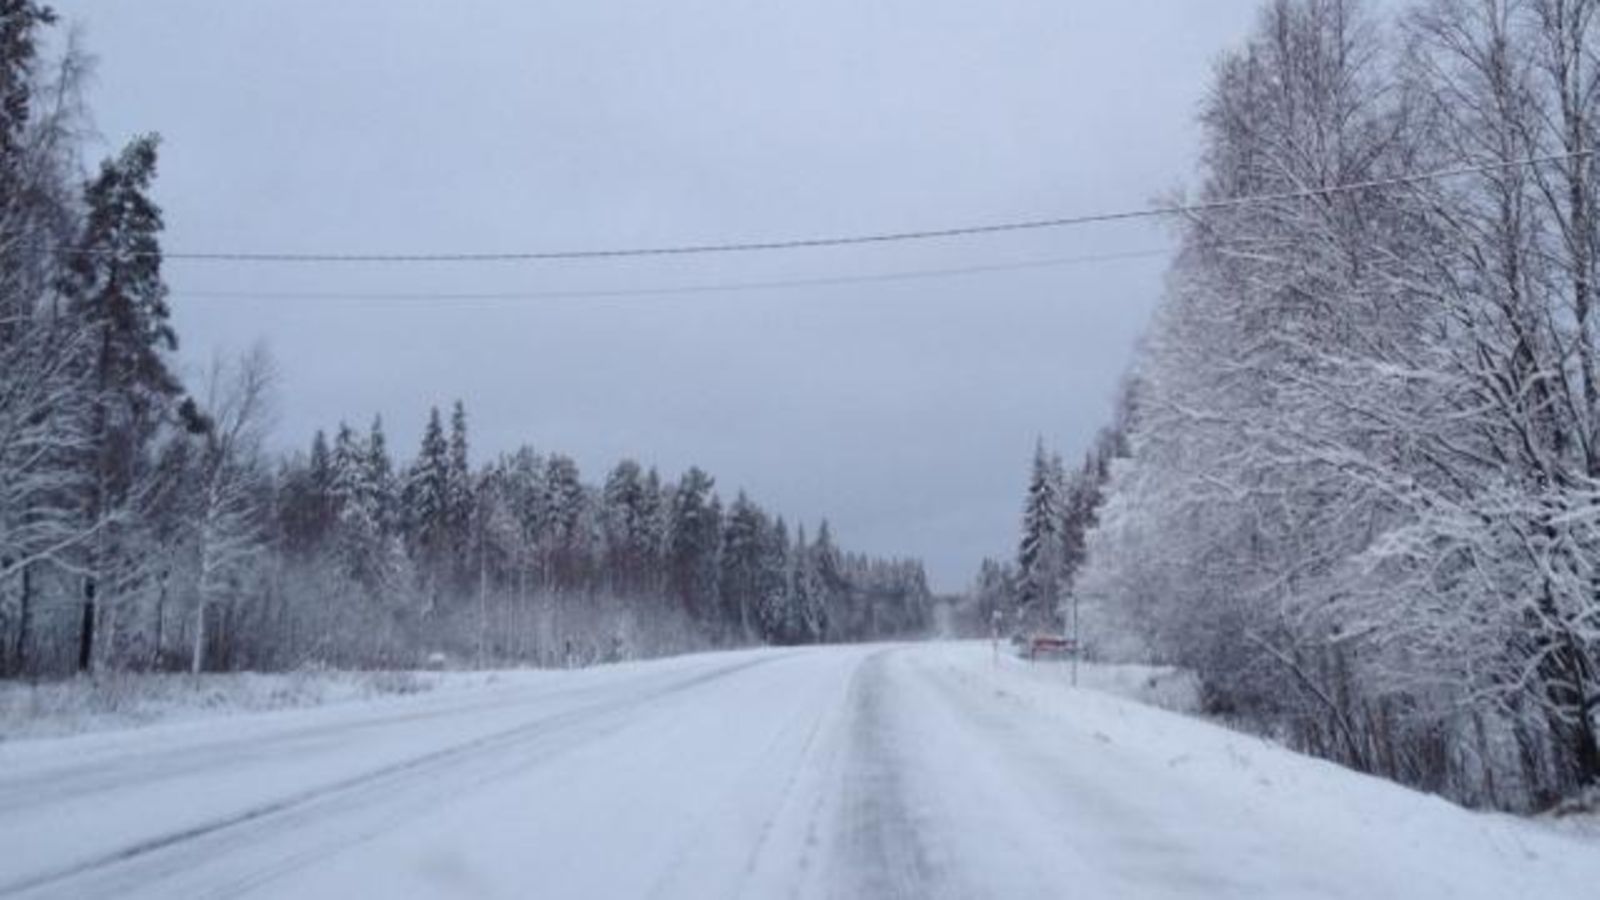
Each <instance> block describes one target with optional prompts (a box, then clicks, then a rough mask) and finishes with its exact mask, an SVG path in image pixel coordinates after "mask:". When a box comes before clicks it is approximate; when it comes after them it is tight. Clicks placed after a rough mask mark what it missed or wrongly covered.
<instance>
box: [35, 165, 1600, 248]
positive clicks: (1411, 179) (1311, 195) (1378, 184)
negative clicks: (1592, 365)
mask: <svg viewBox="0 0 1600 900" xmlns="http://www.w3.org/2000/svg"><path fill="white" fill-rule="evenodd" d="M1594 153H1595V151H1593V150H1580V151H1577V152H1574V153H1558V154H1552V155H1549V156H1536V157H1529V158H1526V159H1517V160H1508V161H1501V162H1492V163H1480V164H1477V165H1470V166H1458V167H1454V168H1447V169H1436V170H1434V171H1430V172H1419V173H1408V174H1404V175H1395V176H1390V177H1387V178H1373V179H1368V180H1365V181H1357V182H1349V183H1345V184H1337V185H1329V186H1327V187H1311V188H1301V189H1298V190H1293V191H1280V192H1275V193H1266V194H1250V195H1245V196H1240V197H1228V198H1224V199H1220V200H1209V201H1205V202H1202V203H1184V204H1174V205H1170V206H1153V207H1145V208H1142V209H1133V210H1122V211H1118V212H1104V213H1091V214H1087V215H1077V216H1063V217H1059V218H1051V219H1032V220H1026V221H1017V222H1000V223H992V224H988V225H964V226H957V227H953V228H930V229H922V230H912V231H886V232H879V233H875V234H855V235H843V236H833V237H814V238H792V239H787V240H772V241H743V242H727V243H707V244H681V245H676V246H672V245H668V246H658V247H629V248H615V249H590V250H548V251H532V252H525V253H241V252H191V251H181V250H180V251H175V252H159V253H158V252H155V251H152V252H150V253H147V254H141V253H139V252H137V251H134V252H131V253H130V252H128V251H93V250H74V249H64V250H62V252H64V253H68V254H85V253H88V254H96V255H98V254H100V253H109V252H117V253H120V254H122V255H133V256H139V255H150V256H154V255H160V256H161V257H162V258H164V259H170V260H183V261H188V262H240V263H298V264H318V263H509V262H545V261H556V260H596V259H623V258H634V257H651V256H699V255H710V254H728V253H756V252H768V251H780V250H808V249H817V248H823V247H850V246H860V245H865V244H891V243H905V242H911V241H929V240H940V239H946V238H958V237H974V236H979V235H991V234H1003V233H1008V232H1015V231H1039V230H1045V229H1057V228H1071V227H1077V226H1083V225H1094V224H1103V223H1108V222H1124V221H1130V220H1135V219H1154V218H1168V217H1172V216H1184V215H1197V214H1201V213H1208V212H1217V211H1221V210H1228V209H1236V208H1239V207H1244V206H1253V205H1257V204H1262V203H1282V202H1286V201H1293V200H1311V199H1315V198H1318V197H1329V196H1336V195H1339V194H1348V193H1354V192H1357V191H1368V190H1376V189H1379V188H1390V187H1405V186H1408V185H1414V184H1422V183H1425V182H1430V181H1440V180H1443V179H1447V178H1457V177H1462V176H1466V175H1481V174H1487V173H1490V172H1503V171H1509V170H1512V169H1522V168H1531V167H1534V166H1541V165H1547V164H1550V163H1557V162H1567V161H1571V160H1574V159H1580V158H1585V157H1589V156H1592V155H1593V154H1594Z"/></svg>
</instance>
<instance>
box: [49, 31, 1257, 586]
mask: <svg viewBox="0 0 1600 900" xmlns="http://www.w3.org/2000/svg"><path fill="white" fill-rule="evenodd" d="M52 2H53V4H54V5H55V6H56V7H57V9H58V10H60V11H61V12H63V13H64V14H65V15H66V16H67V17H68V18H69V19H71V20H73V21H75V22H78V23H80V24H81V25H82V26H83V28H84V30H85V37H86V39H87V43H88V46H89V48H90V49H91V50H92V51H93V52H94V53H95V54H96V55H97V56H98V58H99V68H98V77H97V80H96V83H95V85H94V87H93V90H92V93H91V97H90V101H91V105H92V107H93V109H94V111H95V116H96V122H97V125H98V127H99V130H100V132H101V133H102V137H103V142H104V143H103V145H102V146H101V148H100V149H101V150H109V149H110V148H111V147H114V146H115V145H117V144H120V143H121V142H122V141H124V140H125V139H126V138H127V137H128V136H129V135H131V134H133V133H135V132H139V131H147V130H153V131H159V132H160V133H161V134H162V135H163V136H164V138H165V144H164V152H163V171H162V175H161V182H160V186H159V190H158V197H159V200H160V201H161V203H162V205H163V206H164V208H165V209H166V212H167V217H168V236H167V246H168V248H169V250H174V251H202V252H205V251H284V252H334V253H341V252H344V253H363V252H367V253H407V252H417V253H438V252H468V253H472V252H495V251H508V252H515V251H530V250H533V251H537V250H566V249H589V248H614V247H627V246H641V245H642V246H649V245H660V244H683V243H700V242H720V241H746V240H767V239H784V238H793V237H811V236H820V235H831V234H836V233H844V234H854V233H862V232H877V231H897V230H903V229H921V228H939V227H945V226H953V225H965V224H976V223H986V222H1000V221H1007V220H1013V219H1031V218H1038V217H1049V216H1057V215H1071V214H1075V213H1080V212H1094V211H1101V210H1109V209H1124V208H1130V207H1138V206H1143V205H1146V204H1147V203H1148V202H1150V201H1151V200H1152V199H1153V198H1155V197H1157V196H1160V195H1164V194H1166V193H1167V192H1169V191H1171V190H1173V189H1175V188H1178V187H1181V186H1182V185H1184V184H1185V183H1186V182H1189V181H1191V180H1192V175H1193V161H1194V150H1195V144H1196V130H1195V127H1194V124H1193V118H1194V112H1195V109H1196V107H1197V104H1198V102H1199V100H1200V98H1201V96H1202V94H1203V92H1204V90H1205V87H1206V82H1207V78H1208V73H1209V70H1210V66H1211V64H1212V62H1213V61H1214V60H1215V59H1216V57H1217V55H1218V54H1219V53H1220V52H1221V51H1222V50H1223V49H1225V48H1226V47H1228V46H1229V45H1230V44H1232V43H1234V42H1236V41H1237V40H1238V39H1239V38H1240V36H1241V35H1243V34H1244V32H1245V31H1246V30H1247V29H1248V27H1249V25H1250V23H1251V21H1252V19H1253V17H1254V14H1255V12H1254V11H1255V7H1256V3H1255V2H1254V0H1206V2H1203V3H1202V2H1195V0H1131V2H1116V3H1113V2H1104V0H989V2H983V3H975V2H972V0H804V2H777V0H774V2H767V3H751V2H748V0H680V2H644V0H632V2H628V0H570V2H527V0H472V2H465V3H438V2H401V0H383V2H375V0H374V2H360V3H357V2H348V0H341V2H337V3H330V2H327V0H227V2H217V0H140V2H138V3H132V2H126V0H52ZM1164 246H1166V238H1165V236H1164V234H1163V232H1162V231H1161V230H1160V229H1159V228H1155V227H1152V226H1148V225H1132V224H1130V225H1119V226H1105V227H1098V228H1093V229H1084V230H1064V231H1054V232H1037V233H1028V234H1011V235H1006V236H991V237H985V238H969V239H962V240H943V241H932V242H926V243H917V244H908V245H896V246H872V247H863V248H851V249H842V248H841V249H815V250H806V251H796V252H789V253H771V254H750V255H741V256H737V257H733V256H717V257H685V258H677V259H671V260H662V259H652V260H638V261H616V260H612V261H604V262H597V261H589V262H563V263H519V264H511V263H502V264H488V265H461V264H456V265H442V264H434V265H412V266H392V265H390V266H381V265H347V266H328V265H323V266H267V265H245V264H238V263H231V264H223V263H200V262H187V263H185V262H177V261H174V262H171V263H169V264H168V276H169V281H170V282H171V285H172V290H173V306H174V309H175V316H176V319H177V323H178V326H179V329H180V333H181V335H182V337H183V340H184V347H183V350H182V357H183V359H182V361H183V364H184V365H185V366H186V367H187V368H188V369H189V371H191V372H197V371H199V370H200V369H201V368H203V367H204V365H205V363H206V361H207V360H208V359H209V358H210V357H211V356H212V355H213V354H215V353H217V352H231V351H237V350H239V349H242V348H244V347H246V346H248V345H249V344H250V343H252V342H253V341H254V340H256V339H258V338H262V339H265V340H266V341H267V342H268V344H269V345H270V346H271V348H272V350H273V351H274V353H275V355H276V357H277V359H278V361H279V364H280V366H281V367H282V370H283V379H282V393H281V400H280V414H279V425H278V433H277V437H278V440H279V442H280V443H281V444H283V445H285V446H289V445H294V446H299V445H301V444H303V443H304V442H306V441H308V440H309V436H310V434H311V432H312V430H313V429H315V428H318V427H324V428H329V427H333V426H335V425H336V424H337V423H338V421H339V420H340V419H341V418H343V419H348V420H350V421H351V422H353V423H360V424H362V425H364V424H365V423H366V422H367V421H369V420H370V418H371V417H372V416H373V415H374V414H375V413H381V414H382V415H383V417H384V420H385V422H386V423H387V425H388V426H389V429H390V433H391V441H392V442H393V444H394V445H395V446H397V447H398V448H400V449H401V450H403V451H404V452H405V453H407V454H409V453H410V452H411V450H412V449H413V448H414V446H415V441H416V438H417V434H418V432H419V430H420V425H421V422H422V421H423V419H424V418H425V416H426V413H427V408H428V406H429V405H430V404H439V405H441V406H442V405H445V404H448V403H449V402H451V401H452V400H454V399H455V398H461V399H462V400H464V401H465V403H466V405H467V409H468V413H469V417H470V419H471V425H472V436H473V442H474V452H475V455H476V456H477V458H478V459H480V460H481V459H483V458H485V457H486V455H488V454H492V453H495V452H498V451H501V450H508V449H511V448H513V447H515V446H516V445H519V444H522V443H531V444H533V445H534V446H535V447H537V448H539V449H541V450H559V451H562V452H566V453H569V454H571V455H573V456H574V457H575V458H576V459H577V460H578V462H579V464H580V465H581V466H582V467H583V469H584V471H585V472H586V473H587V474H588V475H589V476H590V477H591V478H598V477H600V476H601V475H602V473H603V470H604V469H605V468H607V467H609V466H610V465H611V464H612V463H614V462H615V461H616V460H617V459H618V458H620V457H623V456H635V457H637V458H640V459H642V460H644V461H647V462H653V463H656V464H658V465H660V466H661V467H662V468H663V469H664V470H666V471H669V472H675V471H678V470H681V469H682V468H684V467H686V466H688V465H689V464H691V463H694V464H699V465H701V466H702V467H704V468H706V469H708V470H709V471H711V472H712V473H713V474H714V475H715V476H716V477H717V479H718V484H719V486H720V487H721V488H722V490H723V491H724V493H727V494H731V493H732V492H733V491H735V490H737V489H738V488H741V487H743V488H745V489H747V490H748V491H749V492H750V493H751V494H752V495H754V496H756V497H758V498H760V499H761V500H763V501H765V502H766V503H767V505H769V506H770V507H772V508H774V509H776V510H779V511H782V512H784V513H787V514H789V515H790V517H791V518H797V517H798V518H803V519H806V520H814V519H816V518H819V517H821V516H824V515H826V516H828V517H830V518H831V520H832V522H833V524H834V527H835V529H836V531H837V533H838V534H839V536H840V538H841V541H842V542H843V543H844V544H846V545H847V546H850V547H852V548H857V549H863V550H870V551H874V552H879V553H892V554H908V555H916V556H921V557H923V558H924V559H926V560H927V562H928V565H929V569H930V572H931V574H932V575H933V576H934V578H935V581H936V583H937V586H939V587H942V588H956V587H959V586H960V585H962V584H963V583H965V582H966V581H967V579H968V577H969V576H970V574H971V573H972V572H973V570H974V569H975V568H976V566H977V563H978V561H979V560H980V559H981V558H982V557H983V556H985V555H1003V554H1009V553H1010V552H1011V550H1012V546H1013V543H1014V540H1015V530H1016V522H1017V518H1018V513H1019V508H1020V503H1021V492H1022V488H1023V484H1024V480H1025V477H1026V464H1027V461H1028V458H1029V456H1030V453H1031V450H1032V447H1033V443H1034V440H1035V439H1036V437H1039V436H1042V437H1043V438H1044V439H1045V440H1046V441H1047V442H1048V443H1050V444H1053V445H1055V446H1057V447H1059V448H1060V449H1061V450H1062V451H1063V452H1064V453H1065V454H1067V455H1069V456H1072V455H1076V454H1077V453H1079V452H1081V450H1082V449H1083V448H1084V446H1085V444H1086V442H1087V441H1088V439H1089V438H1090V437H1091V436H1092V434H1093V433H1094V431H1095V429H1097V428H1098V427H1099V426H1100V425H1101V424H1102V422H1103V421H1104V420H1105V418H1106V417H1107V415H1108V412H1109V409H1110V401H1111V397H1112V394H1113V392H1114V390H1115V386H1116V384H1117V382H1118V380H1119V378H1120V377H1121V375H1122V373H1123V371H1124V370H1125V368H1126V367H1127V365H1128V363H1129V361H1130V358H1131V351H1132V348H1133V345H1134V342H1135V341H1136V339H1137V337H1138V334H1139V333H1140V331H1141V329H1142V327H1143V325H1144V323H1145V322H1146V320H1147V318H1148V315H1149V313H1150V310H1151V308H1152V306H1153V303H1154V300H1155V298H1156V296H1157V295H1158V293H1159V290H1160V284H1161V272H1162V267H1163V265H1164V263H1163V261H1162V260H1160V259H1154V258H1138V259H1122V260H1116V261H1105V260H1102V261H1099V262H1092V263H1079V264H1074V265H1063V266H1058V267H1052V268H1038V269H1027V270H1023V271H1010V272H998V273H996V272H990V273H985V274H969V275H964V276H959V277H947V278H941V279H922V280H914V281H893V282H884V281H878V282H867V283H856V284H834V285H830V286H816V285H813V286H807V287H796V288H788V289H781V290H776V289H760V290H758V289H750V290H743V291H721V292H716V293H709V294H698V295H696V294H671V295H664V296H646V297H639V296H633V297H611V298H596V297H592V296H591V297H586V298H572V297H568V298H557V299H551V298H548V297H545V298H540V299H521V300H508V299H496V300H485V299H472V300H463V299H452V300H425V299H417V298H416V297H415V296H414V295H417V294H427V293H430V292H431V293H434V294H446V295H461V294H548V293H551V292H560V291H579V292H592V291H609V290H617V289H621V290H635V289H646V288H648V289H654V288H663V287H666V288H673V287H680V286H692V285H724V284H739V283H749V282H771V281H791V280H814V279H819V278H820V279H831V278H838V277H847V276H855V275H878V274H882V273H903V272H915V271H925V270H935V269H950V268H961V267H971V266H992V265H1004V264H1009V263H1014V262H1022V261H1032V260H1044V259H1061V258H1078V257H1084V256H1097V255H1106V254H1122V253H1126V252H1129V251H1145V250H1151V249H1159V248H1162V247H1164ZM241 293H242V294H280V295H281V294H290V295H293V294H335V295H356V296H355V297H349V296H346V297H344V298H343V299H331V298H327V297H322V298H315V297H304V296H302V297H295V298H283V297H274V298H259V297H257V298H249V297H245V298H241V297H239V296H237V295H238V294H241ZM229 294H231V295H235V296H220V295H229ZM374 294H377V295H412V296H411V297H409V298H403V299H393V298H392V296H391V299H382V300H379V299H372V298H371V297H370V295H374ZM360 295H369V296H367V297H362V296H360Z"/></svg>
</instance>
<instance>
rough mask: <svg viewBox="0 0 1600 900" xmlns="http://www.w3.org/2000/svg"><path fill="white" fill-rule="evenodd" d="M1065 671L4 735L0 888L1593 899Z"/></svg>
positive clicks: (1124, 675)
mask: <svg viewBox="0 0 1600 900" xmlns="http://www.w3.org/2000/svg"><path fill="white" fill-rule="evenodd" d="M1084 676H1085V677H1084V679H1083V683H1084V684H1087V685H1094V684H1100V685H1103V686H1112V687H1121V688H1125V689H1126V688H1129V687H1130V686H1131V688H1132V689H1135V690H1145V689H1152V690H1153V689H1157V688H1160V687H1161V684H1162V683H1163V682H1164V681H1168V679H1163V678H1157V679H1155V680H1154V681H1151V680H1150V679H1148V678H1141V677H1138V676H1135V675H1131V674H1130V673H1128V672H1126V671H1124V672H1116V671H1107V670H1096V669H1092V668H1088V669H1086V670H1085V673H1084ZM1065 678H1066V667H1064V666H1061V665H1058V664H1056V665H1033V664H1029V663H1027V662H1024V661H1021V660H1017V659H1015V658H1012V657H1010V656H1009V655H1004V654H1002V655H1001V656H1000V658H999V659H998V661H997V660H996V659H995V658H994V657H993V656H992V655H991V653H990V650H989V648H988V646H987V645H985V644H973V643H967V644H929V645H909V646H874V647H851V648H837V647H836V648H808V649H798V650H762V651H749V652H741V653H727V654H706V655H699V656H688V657H680V658H677V659H671V660H663V661H658V662H651V663H636V664H628V665H621V666H614V667H607V668H603V669H592V670H587V671H582V672H572V673H513V674H510V675H508V676H506V677H504V678H499V679H492V680H491V679H483V680H481V681H479V682H478V683H476V684H466V683H461V684H457V685H456V688H455V689H451V690H447V691H437V692H430V693H425V694H419V695H414V696H409V697H399V698H394V697H390V698H383V699H379V700H372V701H365V702H356V701H352V702H344V703H338V704H334V705H329V706H323V707H318V708H313V709H296V710H287V711H277V712H265V713H255V714H248V715H231V716H213V717H209V718H208V717H194V718H188V719H185V720H183V721H176V722H170V723H166V724H156V725H151V726H148V727H143V728H138V729H130V730H121V731H103V732H98V733H89V734H80V735H73V736H68V737H49V738H34V739H23V740H14V741H9V742H6V743H4V744H0V848H5V849H4V851H0V896H4V897H12V896H17V897H70V898H96V897H130V898H138V897H163V898H165V897H233V896H256V897H292V898H295V900H311V898H320V897H357V896H361V897H385V898H409V897H486V898H492V897H507V898H510V897H518V898H521V897H539V898H545V897H556V898H564V897H584V898H596V897H598V898H606V897H629V898H631V897H658V898H696V900H700V898H717V897H800V898H810V897H849V898H853V897H862V898H884V897H934V898H937V897H960V898H967V897H997V898H1026V897H1072V896H1083V897H1138V898H1144V897H1150V898H1166V897H1185V898H1187V897H1351V898H1356V897H1360V898H1374V897H1405V898H1432V897H1440V898H1444V897H1450V898H1474V897H1486V898H1488V897H1493V898H1508V897H1517V898H1521V897H1528V898H1566V897H1571V898H1578V897H1592V896H1595V891H1596V885H1600V842H1597V841H1596V840H1594V839H1593V838H1592V837H1586V836H1584V835H1582V834H1577V833H1564V832H1560V831H1557V830H1555V829H1552V828H1549V827H1547V826H1545V825H1542V824H1540V823H1537V822H1530V821H1526V820H1521V819H1517V818H1514V817H1511V816H1503V815H1491V814H1481V813H1473V812H1468V811H1466V810H1463V809H1460V808H1458V807H1456V806H1453V805H1451V804H1449V803H1446V802H1445V801H1443V800H1439V799H1437V798H1434V797H1430V796H1427V795H1423V794H1419V793H1416V792H1413V791H1409V790H1406V789H1404V788H1401V787H1397V786H1395V785H1393V784H1389V783H1386V782H1383V781H1380V780H1378V779H1373V778H1368V777H1364V776H1361V775H1358V774H1355V773H1352V772H1350V771H1347V770H1344V769H1341V768H1339V767H1337V766H1334V765H1331V764H1328V763H1324V762H1321V761H1318V760H1314V759H1309V758H1306V757H1302V756H1298V755H1296V754H1293V753H1290V752H1288V751H1286V750H1284V749H1282V748H1280V747H1277V746H1275V745H1272V744H1270V743H1267V742H1265V741H1262V740H1259V739H1256V738H1252V737H1248V736H1245V735H1241V734H1239V733H1237V732H1233V731H1229V730H1226V729H1224V728H1221V727H1218V726H1215V725H1212V724H1209V723H1206V722H1203V721H1200V720H1198V719H1193V718H1189V717H1186V716H1183V715H1180V714H1177V713H1174V712H1170V711H1167V710H1163V709H1158V708H1156V707H1153V706H1150V705H1146V704H1143V703H1140V702H1137V701H1136V700H1132V699H1128V698H1126V697H1121V696H1116V695H1114V694H1111V693H1106V692H1102V691H1099V690H1095V689H1092V688H1082V689H1073V688H1071V687H1069V686H1068V685H1067V683H1066V680H1065ZM1141 685H1143V687H1141ZM1160 693H1162V694H1163V695H1164V696H1170V695H1171V693H1172V692H1171V691H1170V690H1165V689H1162V690H1161V691H1160Z"/></svg>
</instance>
